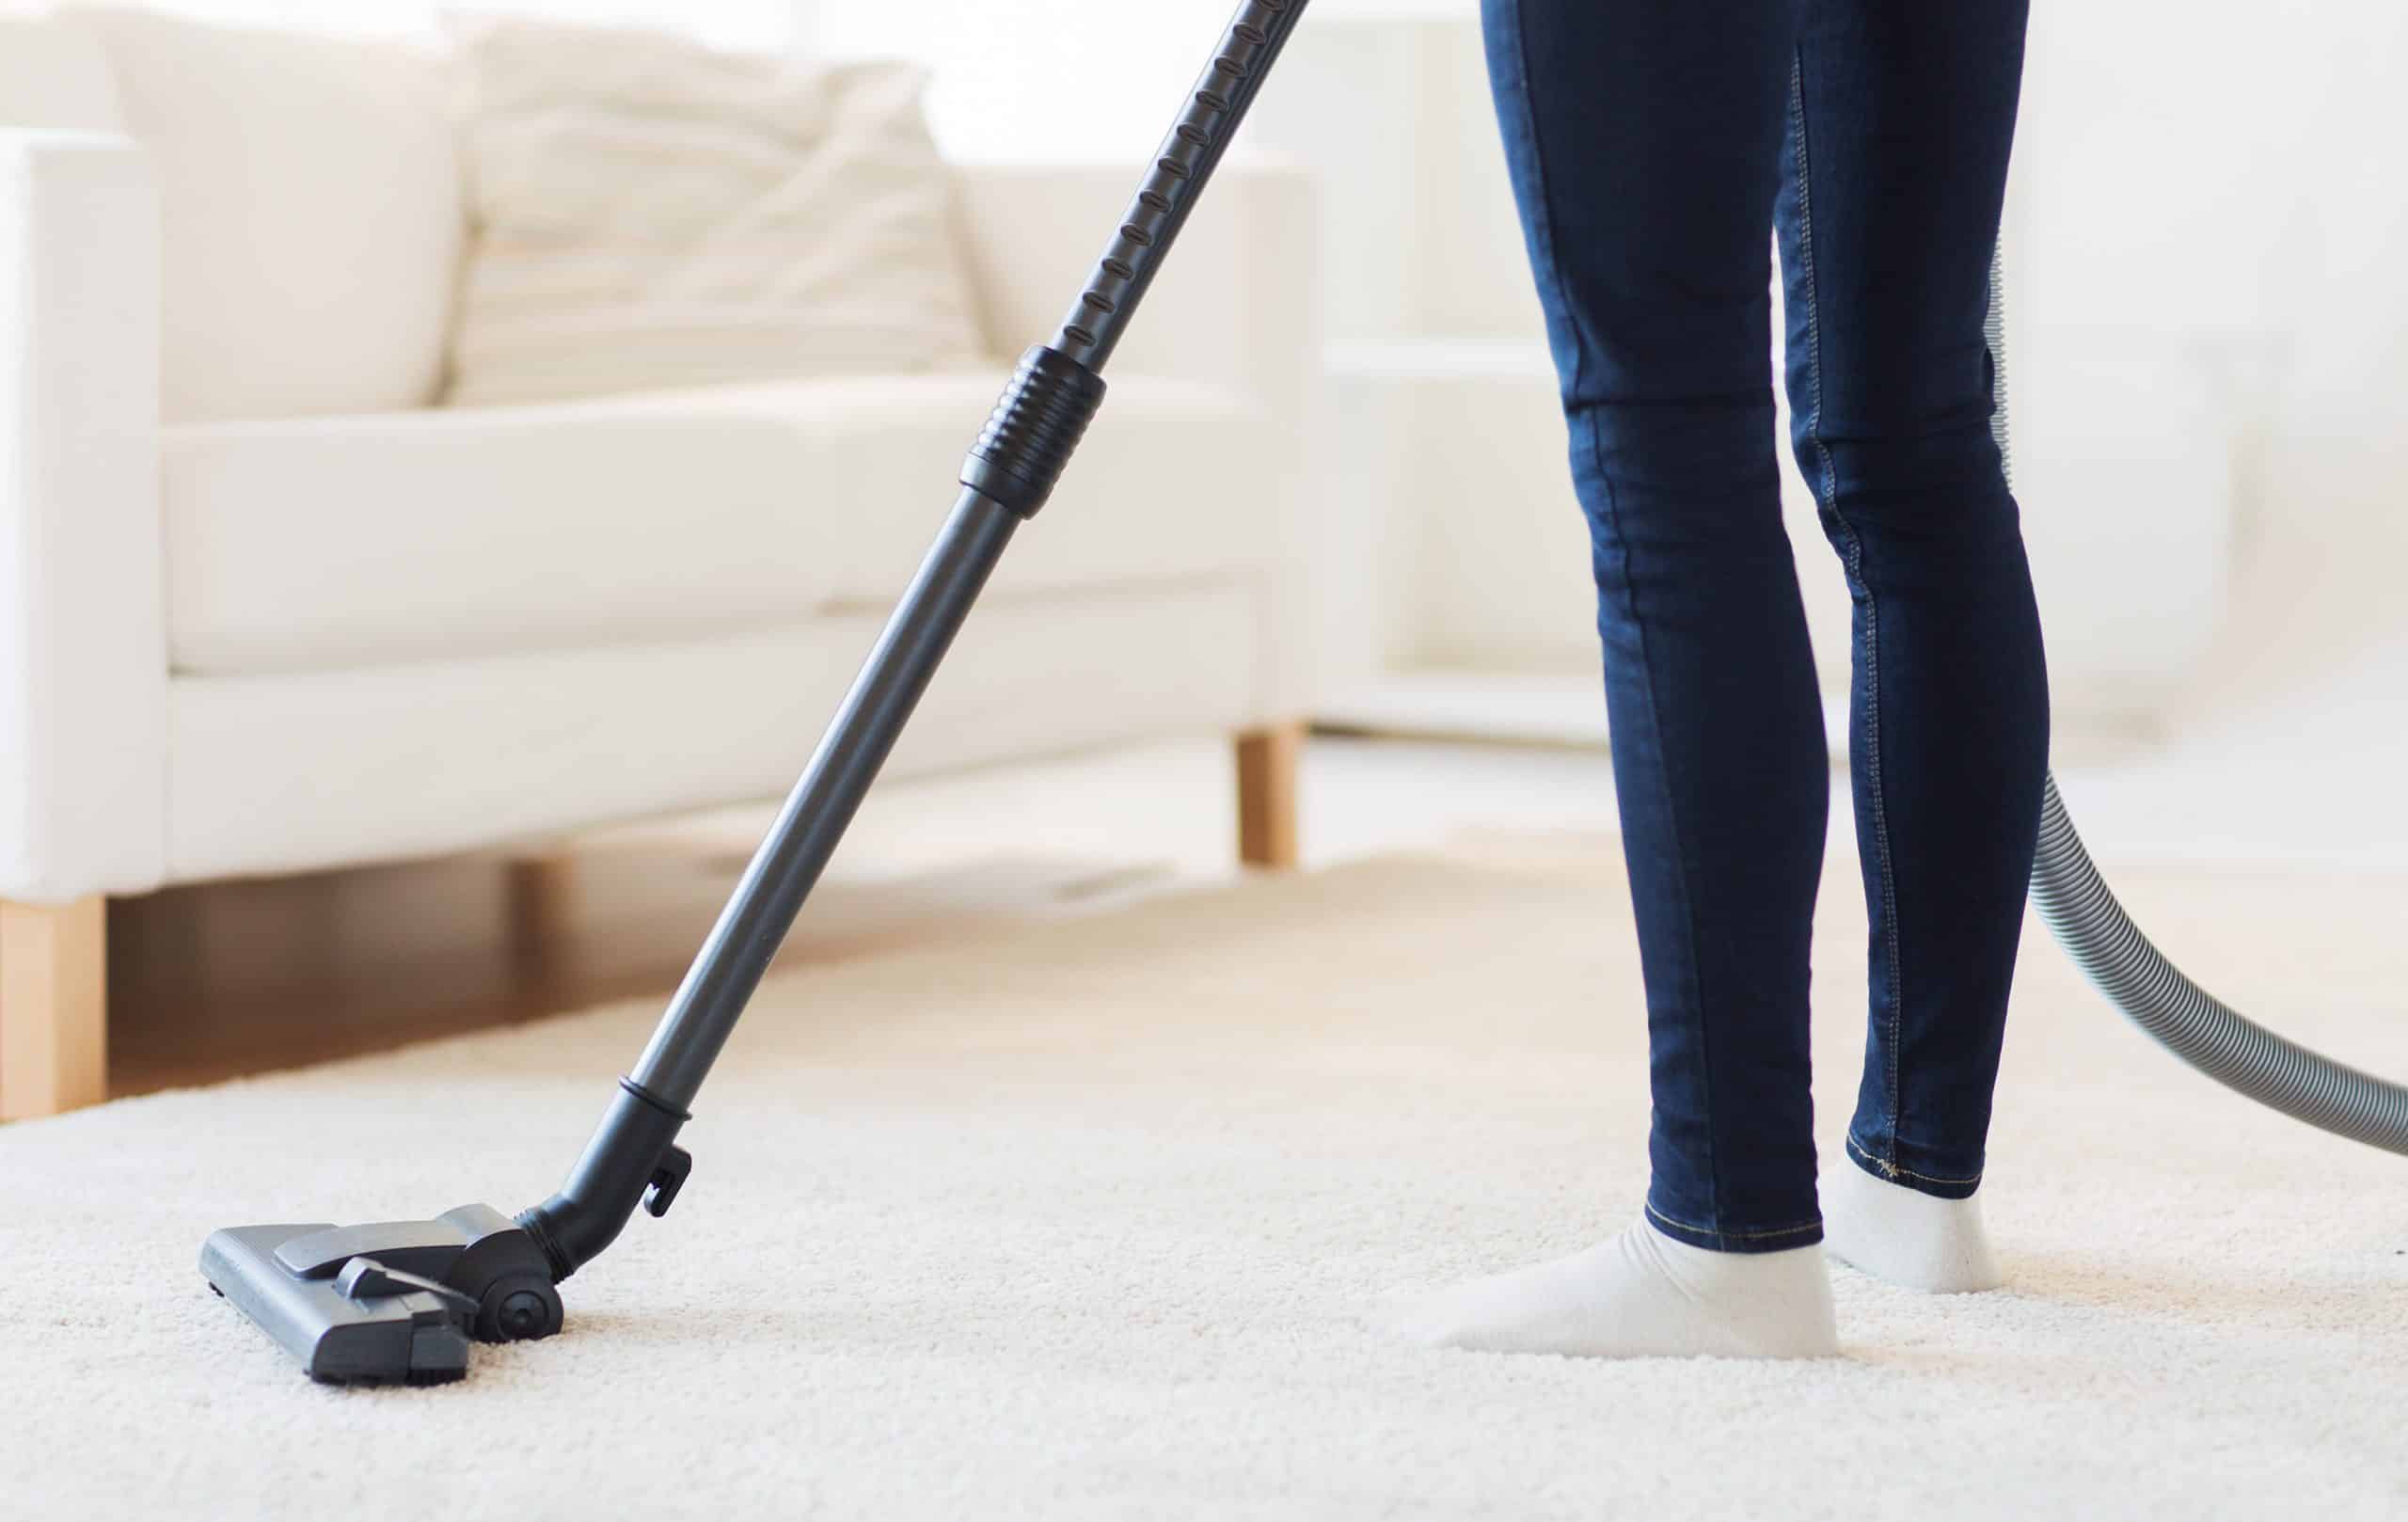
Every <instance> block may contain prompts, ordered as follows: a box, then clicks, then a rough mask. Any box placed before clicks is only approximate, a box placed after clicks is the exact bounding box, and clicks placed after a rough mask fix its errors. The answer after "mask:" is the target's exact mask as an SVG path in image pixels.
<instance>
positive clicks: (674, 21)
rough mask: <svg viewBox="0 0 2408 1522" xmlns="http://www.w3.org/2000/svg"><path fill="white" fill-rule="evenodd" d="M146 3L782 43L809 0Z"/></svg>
mask: <svg viewBox="0 0 2408 1522" xmlns="http://www.w3.org/2000/svg"><path fill="white" fill-rule="evenodd" d="M140 3H141V4H143V5H144V6H146V8H150V9H152V10H166V11H172V12H175V13H177V14H180V15H186V16H192V17H195V18H197V19H199V20H203V21H214V22H225V23H230V24H241V25H265V24H273V25H277V26H289V27H307V28H309V29H313V30H319V31H341V32H355V33H356V32H384V33H392V34H397V35H412V34H420V33H426V32H431V31H433V30H434V29H435V28H436V25H437V24H438V21H439V19H440V17H441V16H442V14H443V13H444V12H446V11H457V12H461V13H464V14H472V15H473V14H488V13H501V14H510V15H535V16H551V17H557V18H562V19H566V20H577V21H593V22H605V23H610V24H642V25H647V26H657V27H662V28H665V29H668V30H673V31H679V32H684V33H686V34H687V35H689V36H692V37H698V38H700V39H702V40H705V41H707V42H712V43H715V44H718V45H720V46H722V47H754V48H768V49H773V50H783V49H784V48H786V47H788V46H791V45H792V43H793V41H794V40H795V37H796V35H797V30H798V17H799V14H800V11H799V5H800V4H808V3H809V0H478V3H476V4H472V5H462V4H456V3H452V0H140Z"/></svg>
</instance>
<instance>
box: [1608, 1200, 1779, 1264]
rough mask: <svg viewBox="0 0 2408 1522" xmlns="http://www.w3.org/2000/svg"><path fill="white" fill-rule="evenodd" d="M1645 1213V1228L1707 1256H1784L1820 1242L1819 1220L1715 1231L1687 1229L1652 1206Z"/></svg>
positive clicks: (1695, 1227) (1707, 1228) (1700, 1227)
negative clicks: (1739, 1254) (1740, 1254)
mask: <svg viewBox="0 0 2408 1522" xmlns="http://www.w3.org/2000/svg"><path fill="white" fill-rule="evenodd" d="M1646 1211H1647V1224H1648V1225H1649V1226H1652V1227H1654V1228H1655V1229H1656V1230H1658V1231H1661V1232H1662V1233H1663V1234H1664V1235H1666V1236H1668V1237H1670V1238H1671V1239H1672V1240H1673V1241H1674V1242H1678V1243H1683V1244H1686V1245H1688V1246H1691V1247H1703V1248H1704V1249H1705V1250H1706V1251H1708V1252H1734V1253H1761V1252H1787V1251H1788V1250H1789V1249H1790V1248H1792V1247H1811V1246H1813V1245H1814V1244H1815V1243H1818V1242H1820V1241H1822V1240H1823V1222H1822V1218H1821V1217H1820V1216H1817V1217H1815V1218H1814V1220H1811V1221H1801V1222H1798V1224H1796V1225H1794V1226H1773V1227H1761V1228H1746V1229H1720V1228H1716V1227H1705V1226H1691V1225H1689V1224H1688V1223H1687V1222H1685V1221H1675V1220H1673V1219H1672V1218H1671V1216H1669V1215H1666V1214H1665V1213H1663V1212H1662V1211H1659V1210H1657V1209H1656V1207H1655V1205H1654V1204H1653V1203H1652V1202H1651V1203H1649V1204H1648V1205H1647V1207H1646Z"/></svg>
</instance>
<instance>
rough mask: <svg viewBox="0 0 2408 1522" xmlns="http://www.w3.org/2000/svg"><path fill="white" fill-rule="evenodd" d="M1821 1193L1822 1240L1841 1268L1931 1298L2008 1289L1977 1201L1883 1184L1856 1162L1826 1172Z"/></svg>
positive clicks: (1976, 1198) (1841, 1162)
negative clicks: (1851, 1268)
mask: <svg viewBox="0 0 2408 1522" xmlns="http://www.w3.org/2000/svg"><path fill="white" fill-rule="evenodd" d="M1821 1193H1822V1198H1823V1234H1824V1241H1825V1242H1826V1244H1827V1245H1829V1246H1830V1250H1831V1256H1832V1257H1834V1258H1836V1259H1838V1260H1840V1261H1841V1262H1844V1263H1847V1264H1850V1265H1852V1266H1854V1267H1856V1268H1861V1269H1862V1270H1863V1271H1864V1272H1865V1273H1867V1274H1870V1275H1872V1276H1874V1277H1875V1278H1880V1279H1888V1280H1889V1281H1890V1282H1891V1283H1893V1284H1899V1285H1904V1286H1905V1287H1906V1288H1908V1289H1909V1290H1923V1291H1926V1292H1930V1293H1933V1294H1962V1293H1967V1292H1972V1291H1975V1290H1995V1289H1997V1288H1998V1287H1999V1286H2000V1285H2001V1284H2002V1283H2004V1282H2005V1281H2004V1277H2003V1276H2001V1275H2000V1273H1999V1271H1998V1260H1997V1259H1995V1258H1994V1257H1992V1256H1991V1254H1990V1239H1989V1233H1988V1231H1986V1230H1984V1229H1983V1228H1982V1200H1981V1197H1980V1196H1979V1195H1969V1196H1967V1197H1965V1198H1963V1199H1941V1198H1940V1197H1938V1196H1935V1195H1926V1194H1925V1193H1923V1192H1922V1191H1920V1190H1916V1189H1909V1188H1908V1187H1907V1186H1906V1185H1904V1184H1897V1183H1892V1182H1890V1181H1888V1180H1886V1179H1877V1178H1875V1177H1874V1176H1873V1175H1872V1174H1870V1173H1867V1172H1865V1171H1864V1169H1863V1168H1861V1167H1859V1166H1858V1165H1857V1164H1856V1162H1855V1161H1854V1160H1853V1159H1850V1158H1843V1159H1840V1160H1839V1161H1836V1162H1834V1163H1832V1164H1831V1165H1830V1167H1828V1168H1827V1169H1825V1170H1824V1173H1823V1178H1822V1184H1821Z"/></svg>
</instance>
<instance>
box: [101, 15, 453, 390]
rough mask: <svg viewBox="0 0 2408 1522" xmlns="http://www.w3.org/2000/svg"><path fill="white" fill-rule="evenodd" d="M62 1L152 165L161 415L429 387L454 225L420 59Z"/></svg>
mask: <svg viewBox="0 0 2408 1522" xmlns="http://www.w3.org/2000/svg"><path fill="white" fill-rule="evenodd" d="M66 19H67V20H69V21H72V22H75V23H78V24H83V25H86V26H89V27H91V28H92V29H93V30H94V31H95V32H96V33H97V35H98V36H99V37H100V39H101V40H102V42H103V46H104V47H105V48H106V50H107V53H108V58H109V64H110V67H111V70H112V71H113V72H114V73H115V75H116V78H117V87H118V93H119V98H120V100H121V102H122V104H123V109H124V114H125V119H126V125H127V128H128V130H129V131H131V132H132V133H133V135H135V137H136V138H138V139H139V140H140V141H141V143H142V145H143V147H144V148H145V149H146V150H147V151H149V153H150V158H151V163H152V166H153V167H154V169H155V172H156V174H157V178H158V183H159V191H160V197H161V214H162V217H163V222H162V231H161V240H162V253H163V257H164V260H165V268H164V275H163V286H162V291H163V297H164V302H165V307H164V311H163V314H162V319H161V321H162V325H163V329H164V331H163V334H162V344H163V348H162V353H161V357H160V358H161V365H162V373H161V387H162V392H163V394H162V397H161V407H162V413H163V416H164V417H165V418H166V420H169V421H171V422H176V421H200V420H214V419H224V418H289V417H298V416H304V415H309V414H324V413H346V412H359V411H365V410H369V409H372V408H381V407H406V406H418V405H422V404H425V403H426V402H428V401H429V400H431V399H432V397H433V396H434V393H435V390H436V385H437V382H438V380H439V378H440V366H441V364H442V357H443V340H444V333H445V329H446V326H447V325H448V324H449V321H450V317H451V307H452V280H453V277H454V274H455V272H456V268H457V265H458V262H459V247H460V237H461V208H460V182H459V155H458V150H457V147H456V145H455V143H454V142H453V139H452V129H451V124H450V122H449V120H448V119H447V118H446V116H445V113H444V103H445V98H446V97H445V87H444V83H443V75H442V71H441V68H440V65H439V64H438V62H437V60H436V59H435V58H434V57H433V56H431V55H427V54H424V53H421V52H418V51H415V50H413V49H410V48H408V47H405V46H403V45H401V44H398V43H387V42H376V41H360V40H348V39H343V40H338V39H334V38H324V37H309V36H304V35H298V34H294V33H289V32H269V31H242V30H235V29H231V28H228V27H219V26H204V25H199V24H194V23H190V22H183V21H178V20H175V19H173V18H171V17H167V16H161V15H156V14H153V13H151V12H150V11H143V10H116V9H105V8H103V9H91V10H80V9H79V10H75V11H71V12H67V13H66Z"/></svg>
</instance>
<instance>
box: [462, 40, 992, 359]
mask: <svg viewBox="0 0 2408 1522" xmlns="http://www.w3.org/2000/svg"><path fill="white" fill-rule="evenodd" d="M457 45H458V59H457V68H458V71H459V75H460V80H461V110H462V118H463V126H462V131H463V133H464V139H463V140H464V142H465V144H466V150H467V161H468V165H469V184H470V194H471V198H472V206H471V222H472V227H473V243H472V246H471V251H470V255H469V259H468V262H467V274H466V279H465V285H464V290H463V305H462V314H461V323H460V327H459V332H458V336H457V339H456V341H455V342H454V345H453V349H452V384H451V390H450V392H449V399H450V400H451V401H452V402H454V403H458V404H472V405H473V404H490V403H497V402H528V401H552V400H561V399H565V398H575V397H587V396H600V395H608V394H610V393H614V392H625V391H631V390H640V389H649V388H663V387H684V386H702V385H714V384H721V383H728V382H742V381H756V380H768V379H782V378H790V377H797V376H807V375H827V374H843V373H897V372H910V371H916V370H924V369H928V368H932V367H938V366H944V365H949V364H956V363H964V362H971V361H974V360H975V359H977V358H978V357H979V351H980V348H981V344H980V341H979V336H978V332H977V325H976V320H975V314H974V310H973V308H972V304H971V297H970V284H969V280H968V277H967V274H966V271H965V266H964V262H963V258H962V253H961V249H960V246H959V240H958V236H957V235H956V230H955V226H954V223H955V218H954V214H953V205H952V182H951V177H950V175H949V174H948V173H947V171H946V169H945V166H944V164H943V161H942V160H941V159H940V158H939V157H938V155H937V151H936V147H935V144H934V143H933V142H932V140H931V139H930V138H929V136H928V132H927V124H926V121H925V119H924V118H923V116H922V113H921V109H920V96H921V91H922V87H923V85H924V83H925V77H924V75H923V73H922V72H921V71H919V70H918V69H916V68H914V67H911V66H909V65H904V64H895V63H856V64H848V65H844V66H841V67H835V68H829V69H821V70H803V69H797V68H793V67H789V66H787V65H785V64H784V63H782V62H781V61H779V60H778V59H776V58H774V57H771V56H768V55H752V54H737V53H722V52H717V51H713V50H711V49H708V48H705V47H702V46H700V45H699V44H696V43H693V42H689V41H686V40H681V39H677V38H673V37H668V36H663V35H657V34H653V33H648V32H641V31H630V30H620V29H612V28H602V27H585V26H569V25H559V24H544V23H536V22H526V21H499V20H487V21H482V22H477V23H473V24H467V25H466V26H464V27H463V28H461V29H460V32H459V35H458V39H457Z"/></svg>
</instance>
